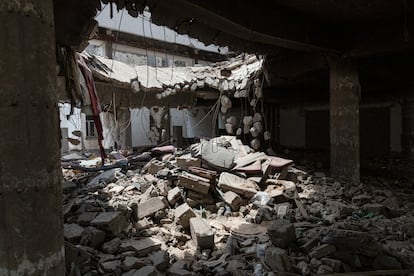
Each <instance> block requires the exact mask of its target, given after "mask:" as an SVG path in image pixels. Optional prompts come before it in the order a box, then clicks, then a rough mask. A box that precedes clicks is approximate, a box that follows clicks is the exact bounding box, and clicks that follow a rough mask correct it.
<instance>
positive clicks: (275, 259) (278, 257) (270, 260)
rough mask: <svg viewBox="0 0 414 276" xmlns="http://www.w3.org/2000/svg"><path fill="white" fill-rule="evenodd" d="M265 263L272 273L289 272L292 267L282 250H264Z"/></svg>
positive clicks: (270, 248) (272, 247) (275, 248)
mask: <svg viewBox="0 0 414 276" xmlns="http://www.w3.org/2000/svg"><path fill="white" fill-rule="evenodd" d="M264 260H265V263H266V264H267V265H268V266H269V267H270V269H271V270H272V271H277V272H290V271H291V270H292V266H291V263H290V259H289V256H288V254H287V252H286V250H283V249H282V248H278V247H274V246H269V247H267V248H266V250H265V257H264Z"/></svg>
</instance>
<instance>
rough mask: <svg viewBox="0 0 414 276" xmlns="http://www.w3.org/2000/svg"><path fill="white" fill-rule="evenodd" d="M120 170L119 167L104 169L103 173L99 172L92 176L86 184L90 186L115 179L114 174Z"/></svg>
mask: <svg viewBox="0 0 414 276" xmlns="http://www.w3.org/2000/svg"><path fill="white" fill-rule="evenodd" d="M120 170H121V169H119V168H117V169H110V170H107V171H104V172H103V173H100V174H98V175H97V176H95V177H94V178H92V179H91V180H90V181H89V182H88V184H87V186H89V187H91V186H96V185H99V184H100V183H109V182H114V181H115V180H116V174H117V173H118V172H119V171H120Z"/></svg>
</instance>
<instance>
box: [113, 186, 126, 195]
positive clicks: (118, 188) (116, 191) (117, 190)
mask: <svg viewBox="0 0 414 276" xmlns="http://www.w3.org/2000/svg"><path fill="white" fill-rule="evenodd" d="M124 189H125V186H121V185H115V186H114V187H112V188H111V189H110V190H109V192H110V193H112V194H120V193H121V192H122V191H123V190H124Z"/></svg>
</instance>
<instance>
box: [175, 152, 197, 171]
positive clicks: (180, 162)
mask: <svg viewBox="0 0 414 276" xmlns="http://www.w3.org/2000/svg"><path fill="white" fill-rule="evenodd" d="M175 160H176V161H177V167H179V168H181V169H183V170H188V168H189V167H201V159H200V158H196V157H192V156H191V154H186V155H182V156H180V157H177V158H176V159H175Z"/></svg>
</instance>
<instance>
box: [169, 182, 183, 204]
mask: <svg viewBox="0 0 414 276" xmlns="http://www.w3.org/2000/svg"><path fill="white" fill-rule="evenodd" d="M180 198H181V190H180V188H179V187H174V188H172V189H171V190H169V191H168V195H167V200H168V202H169V203H170V205H171V206H174V205H175V203H177V201H178V200H179V199H180Z"/></svg>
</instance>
